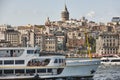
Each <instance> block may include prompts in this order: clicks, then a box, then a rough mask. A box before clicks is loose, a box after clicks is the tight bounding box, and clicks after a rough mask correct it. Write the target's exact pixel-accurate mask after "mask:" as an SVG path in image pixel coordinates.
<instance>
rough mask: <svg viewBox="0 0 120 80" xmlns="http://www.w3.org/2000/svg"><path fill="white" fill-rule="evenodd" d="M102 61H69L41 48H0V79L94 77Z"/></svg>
mask: <svg viewBox="0 0 120 80" xmlns="http://www.w3.org/2000/svg"><path fill="white" fill-rule="evenodd" d="M99 65H100V60H94V59H92V60H77V61H76V60H72V61H71V60H69V61H66V57H65V56H64V55H62V54H58V53H54V52H40V48H39V47H17V48H15V47H13V48H12V47H9V48H8V47H6V48H0V79H1V80H5V79H6V80H8V79H9V80H10V79H12V80H13V79H33V78H38V79H53V78H54V79H66V78H67V77H80V78H86V77H93V76H94V74H95V71H96V70H97V68H98V66H99Z"/></svg>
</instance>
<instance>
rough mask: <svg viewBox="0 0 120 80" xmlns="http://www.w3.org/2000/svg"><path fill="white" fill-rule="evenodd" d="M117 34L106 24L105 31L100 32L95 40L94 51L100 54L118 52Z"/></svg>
mask: <svg viewBox="0 0 120 80" xmlns="http://www.w3.org/2000/svg"><path fill="white" fill-rule="evenodd" d="M119 48H120V47H119V34H118V33H116V32H114V31H113V27H111V26H108V27H107V31H106V32H102V33H101V34H100V35H99V37H98V39H97V40H96V53H97V54H100V55H108V54H119Z"/></svg>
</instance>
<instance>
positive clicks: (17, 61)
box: [15, 60, 24, 64]
mask: <svg viewBox="0 0 120 80" xmlns="http://www.w3.org/2000/svg"><path fill="white" fill-rule="evenodd" d="M15 64H24V60H15Z"/></svg>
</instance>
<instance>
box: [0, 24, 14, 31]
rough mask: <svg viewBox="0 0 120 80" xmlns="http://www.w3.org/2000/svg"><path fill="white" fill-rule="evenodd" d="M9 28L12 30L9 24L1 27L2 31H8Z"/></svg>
mask: <svg viewBox="0 0 120 80" xmlns="http://www.w3.org/2000/svg"><path fill="white" fill-rule="evenodd" d="M9 28H12V27H11V25H7V24H4V25H0V31H6V30H7V29H9Z"/></svg>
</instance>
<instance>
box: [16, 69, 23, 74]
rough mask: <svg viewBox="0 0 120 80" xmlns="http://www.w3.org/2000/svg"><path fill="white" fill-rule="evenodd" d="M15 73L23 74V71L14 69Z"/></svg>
mask: <svg viewBox="0 0 120 80" xmlns="http://www.w3.org/2000/svg"><path fill="white" fill-rule="evenodd" d="M15 73H24V69H16V70H15Z"/></svg>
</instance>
